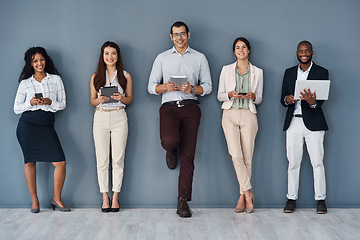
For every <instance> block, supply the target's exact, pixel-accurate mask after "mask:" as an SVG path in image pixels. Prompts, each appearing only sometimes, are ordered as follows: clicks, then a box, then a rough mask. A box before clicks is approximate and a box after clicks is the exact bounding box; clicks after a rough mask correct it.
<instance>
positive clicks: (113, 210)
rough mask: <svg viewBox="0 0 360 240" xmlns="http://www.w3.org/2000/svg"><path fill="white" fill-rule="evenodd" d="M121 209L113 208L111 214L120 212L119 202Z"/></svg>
mask: <svg viewBox="0 0 360 240" xmlns="http://www.w3.org/2000/svg"><path fill="white" fill-rule="evenodd" d="M118 204H119V207H117V208H111V212H119V211H120V202H119V200H118Z"/></svg>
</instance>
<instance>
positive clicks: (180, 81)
mask: <svg viewBox="0 0 360 240" xmlns="http://www.w3.org/2000/svg"><path fill="white" fill-rule="evenodd" d="M170 82H172V83H175V84H176V85H178V86H181V85H184V84H186V83H187V82H188V78H187V76H171V77H170Z"/></svg>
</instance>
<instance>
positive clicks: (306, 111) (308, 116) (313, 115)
mask: <svg viewBox="0 0 360 240" xmlns="http://www.w3.org/2000/svg"><path fill="white" fill-rule="evenodd" d="M297 69H298V65H297V66H294V67H291V68H288V69H286V71H285V74H284V79H283V84H282V92H281V99H280V102H281V104H282V105H283V106H284V107H286V108H287V111H286V117H285V123H284V129H283V130H284V131H286V130H287V129H288V128H289V126H290V123H291V119H292V117H293V113H294V110H295V104H289V105H286V104H285V97H286V96H288V95H294V91H295V82H296V78H297ZM311 79H312V80H328V79H329V71H328V70H327V69H325V68H323V67H320V66H318V65H316V64H315V63H313V65H312V67H311V69H310V72H309V75H308V78H307V80H311ZM323 102H324V101H323V100H316V108H311V107H310V105H309V103H308V102H306V101H305V100H301V111H302V117H303V120H304V124H305V126H306V128H307V129H309V130H311V131H320V130H328V129H329V128H328V126H327V124H326V120H325V116H324V113H323V111H322V109H321V105H322V104H323Z"/></svg>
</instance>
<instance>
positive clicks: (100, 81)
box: [94, 41, 127, 92]
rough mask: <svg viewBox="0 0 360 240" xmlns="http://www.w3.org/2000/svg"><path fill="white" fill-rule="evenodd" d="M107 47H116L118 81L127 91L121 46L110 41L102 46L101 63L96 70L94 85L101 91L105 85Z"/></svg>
mask: <svg viewBox="0 0 360 240" xmlns="http://www.w3.org/2000/svg"><path fill="white" fill-rule="evenodd" d="M106 47H112V48H115V49H116V52H117V55H118V60H117V62H116V70H117V79H118V82H119V84H120V86H121V87H122V89H123V90H124V92H125V89H126V83H127V81H126V78H125V76H124V73H123V71H124V66H123V63H122V60H121V54H120V48H119V46H118V45H117V44H116V43H114V42H110V41H107V42H105V43H104V44H103V45H102V47H101V52H100V57H99V63H98V67H97V70H96V75H95V78H94V87H95V89H96V91H99V89H100V88H101V87H104V86H105V83H106V71H105V70H106V64H105V62H104V49H105V48H106Z"/></svg>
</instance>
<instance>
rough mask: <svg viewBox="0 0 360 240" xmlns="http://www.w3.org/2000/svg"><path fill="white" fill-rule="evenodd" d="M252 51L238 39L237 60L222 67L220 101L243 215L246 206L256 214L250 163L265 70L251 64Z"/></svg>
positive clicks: (237, 208)
mask: <svg viewBox="0 0 360 240" xmlns="http://www.w3.org/2000/svg"><path fill="white" fill-rule="evenodd" d="M250 50H251V48H250V43H249V41H248V40H247V39H246V38H244V37H240V38H237V39H235V41H234V43H233V52H234V54H235V56H236V59H237V60H236V62H235V63H233V64H230V65H226V66H224V67H223V68H222V71H221V74H220V81H219V90H218V100H219V101H220V102H223V104H222V106H221V108H222V109H223V117H222V126H223V130H224V134H225V138H226V142H227V146H228V150H229V154H230V155H231V158H232V161H233V165H234V168H235V172H236V176H237V179H238V181H239V185H240V197H239V200H238V203H237V205H236V208H235V212H237V213H239V212H244V210H245V204H246V212H247V213H252V212H253V211H254V195H253V194H252V192H251V190H250V189H251V188H252V187H251V183H250V180H251V164H252V157H253V152H254V144H255V137H256V133H257V130H258V123H257V117H256V107H255V105H258V104H260V103H261V102H262V92H263V71H262V70H261V69H260V68H257V67H255V66H254V65H252V64H251V63H250V62H249V55H250Z"/></svg>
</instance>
